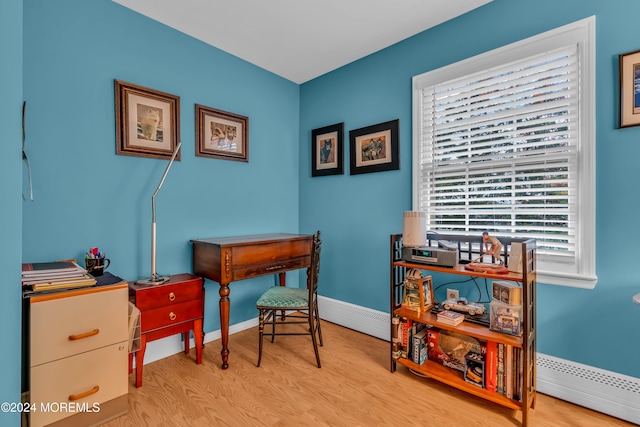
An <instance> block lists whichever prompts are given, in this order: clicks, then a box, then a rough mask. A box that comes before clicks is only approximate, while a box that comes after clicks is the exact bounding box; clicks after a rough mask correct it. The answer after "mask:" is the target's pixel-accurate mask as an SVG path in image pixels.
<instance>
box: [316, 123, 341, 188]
mask: <svg viewBox="0 0 640 427" xmlns="http://www.w3.org/2000/svg"><path fill="white" fill-rule="evenodd" d="M343 137H344V123H337V124H335V125H331V126H325V127H322V128H318V129H314V130H312V131H311V176H325V175H341V174H343V173H344V167H343V164H342V162H343V158H344V144H343Z"/></svg>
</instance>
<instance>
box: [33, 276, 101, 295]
mask: <svg viewBox="0 0 640 427" xmlns="http://www.w3.org/2000/svg"><path fill="white" fill-rule="evenodd" d="M96 283H97V282H96V279H94V278H93V277H91V276H89V275H86V277H84V278H82V279H76V280H62V281H56V282H40V283H36V284H33V285H31V289H33V291H35V292H38V291H48V290H52V289H71V288H80V287H85V286H93V285H95V284H96Z"/></svg>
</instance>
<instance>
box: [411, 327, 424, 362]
mask: <svg viewBox="0 0 640 427" xmlns="http://www.w3.org/2000/svg"><path fill="white" fill-rule="evenodd" d="M427 331H428V329H427V328H423V329H422V330H420V331H419V332H417V333H416V334H415V335H414V336H413V353H412V355H411V359H412V360H413V362H414V363H417V364H418V365H422V364H423V363H424V361H425V360H427V349H428V337H427Z"/></svg>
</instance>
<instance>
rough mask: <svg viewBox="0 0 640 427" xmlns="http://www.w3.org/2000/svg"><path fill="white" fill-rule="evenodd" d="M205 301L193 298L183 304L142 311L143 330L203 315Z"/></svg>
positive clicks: (150, 329)
mask: <svg viewBox="0 0 640 427" xmlns="http://www.w3.org/2000/svg"><path fill="white" fill-rule="evenodd" d="M202 303H203V301H202V300H201V299H199V300H193V301H187V302H183V303H181V304H173V305H169V306H165V307H159V308H156V309H153V310H144V311H141V313H140V316H141V323H140V328H141V332H142V333H145V332H149V331H153V330H154V329H159V328H165V327H167V326H172V325H177V324H179V323H183V322H188V321H190V320H194V319H198V318H202V317H203V306H202Z"/></svg>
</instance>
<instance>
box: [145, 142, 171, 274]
mask: <svg viewBox="0 0 640 427" xmlns="http://www.w3.org/2000/svg"><path fill="white" fill-rule="evenodd" d="M181 145H182V142H178V145H177V146H176V149H175V150H174V151H173V155H172V156H171V160H170V161H169V164H168V165H167V168H166V169H165V170H164V174H163V175H162V178H161V179H160V183H159V184H158V188H156V191H154V193H153V196H151V276H149V277H147V278H146V279H141V280H138V281H137V282H136V283H140V284H142V285H158V284H160V283H164V282H166V281H167V280H169V277H168V276H161V275H159V274H157V273H156V196H157V195H158V192H159V191H160V188H162V184H163V183H164V179H165V178H166V177H167V174H168V173H169V169H171V165H172V164H173V161H174V160H175V158H176V155H177V154H178V150H180V146H181Z"/></svg>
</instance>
